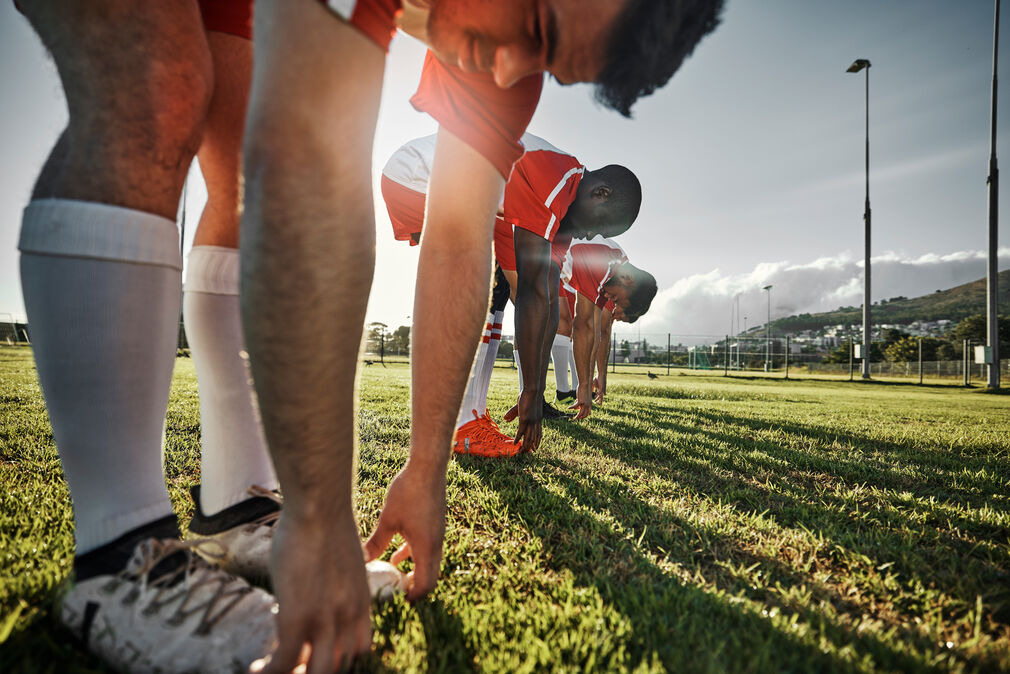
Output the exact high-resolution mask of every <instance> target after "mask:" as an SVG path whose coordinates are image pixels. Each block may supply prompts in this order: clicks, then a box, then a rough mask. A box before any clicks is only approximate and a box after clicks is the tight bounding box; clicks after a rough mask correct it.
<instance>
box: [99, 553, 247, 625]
mask: <svg viewBox="0 0 1010 674" xmlns="http://www.w3.org/2000/svg"><path fill="white" fill-rule="evenodd" d="M197 550H199V552H200V555H203V556H205V557H211V558H216V559H224V557H225V556H226V555H227V548H226V547H225V546H224V545H222V544H221V543H219V542H218V541H215V540H213V539H207V538H202V539H197V540H188V541H182V540H178V539H172V538H168V539H156V538H149V539H147V540H144V541H141V542H140V543H139V544H138V545H137V548H136V550H135V551H134V555H133V558H132V559H131V560H130V562H129V564H127V567H126V569H124V570H123V571H120V572H119V573H118V574H116V576H115V578H113V579H112V580H111V581H110V582H109V584H108V585H107V586H106V590H107V591H109V592H114V591H115V590H116V589H117V588H118V587H119V586H120V585H122V584H123V583H131V584H133V585H134V588H133V589H132V590H131V591H130V592H129V593H127V595H126V597H124V599H123V603H125V604H131V603H133V602H135V601H137V599H139V598H140V596H141V594H143V593H145V592H147V591H149V590H153V591H154V593H155V594H154V597H153V598H152V599H151V601H149V602H148V603H147V605H146V606H145V607H144V609H143V613H144V615H153V614H155V613H157V612H158V611H160V610H161V609H162V608H165V607H167V606H169V605H170V604H173V603H178V605H177V606H176V608H175V611H174V612H173V613H172V615H170V616H169V617H168V619H167V621H166V622H167V623H168V624H169V625H173V626H177V625H181V624H182V623H183V622H185V621H186V619H187V618H189V617H190V616H191V615H194V614H198V613H201V612H202V616H201V618H200V623H199V624H198V625H197V628H196V631H195V633H196V634H199V635H205V634H208V633H210V631H211V629H212V628H213V627H214V625H216V624H217V623H218V622H219V621H220V620H221V618H222V617H224V615H225V614H226V613H228V611H230V610H231V609H232V608H234V607H235V605H236V604H238V603H239V602H240V601H242V599H243V598H244V597H245V596H246V595H247V594H249V593H250V592H252V591H253V588H252V587H251V586H249V585H248V584H247V583H246V582H245V581H243V580H240V579H238V578H237V577H236V576H233V575H231V574H229V573H227V572H225V571H221V570H220V569H218V568H217V567H214V566H211V565H210V564H208V563H207V562H205V561H204V560H203V559H201V557H200V555H198V554H195V553H196V551H197ZM178 553H183V554H185V555H186V560H185V562H184V563H182V564H178V565H176V566H175V567H174V568H171V569H169V570H167V571H166V572H165V573H162V574H159V575H158V576H157V577H155V578H152V577H151V572H152V571H153V570H154V569H155V567H157V566H158V565H159V564H160V563H161V562H163V561H165V560H166V559H168V558H169V557H171V556H172V555H175V554H178ZM138 585H139V587H138ZM205 587H206V588H208V589H210V590H212V591H211V592H210V594H209V596H207V597H206V598H205V599H202V600H200V599H197V598H196V597H197V590H200V589H201V588H205Z"/></svg>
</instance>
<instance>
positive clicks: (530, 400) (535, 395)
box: [515, 391, 544, 452]
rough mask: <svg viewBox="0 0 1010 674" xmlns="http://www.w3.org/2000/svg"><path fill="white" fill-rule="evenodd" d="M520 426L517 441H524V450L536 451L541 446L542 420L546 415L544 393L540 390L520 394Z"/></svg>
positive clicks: (517, 442) (517, 431)
mask: <svg viewBox="0 0 1010 674" xmlns="http://www.w3.org/2000/svg"><path fill="white" fill-rule="evenodd" d="M518 411H519V427H518V428H517V429H516V438H515V443H516V444H519V443H520V442H521V443H522V446H523V447H522V451H523V452H535V451H536V449H537V447H539V446H540V435H541V433H542V429H541V422H542V420H543V417H544V395H543V393H542V392H540V391H523V392H522V393H521V394H520V395H519V405H518Z"/></svg>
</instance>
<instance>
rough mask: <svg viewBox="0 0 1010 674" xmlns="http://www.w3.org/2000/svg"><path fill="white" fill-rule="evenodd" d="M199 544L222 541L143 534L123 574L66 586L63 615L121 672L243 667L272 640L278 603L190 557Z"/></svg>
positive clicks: (271, 646) (266, 651) (165, 673)
mask: <svg viewBox="0 0 1010 674" xmlns="http://www.w3.org/2000/svg"><path fill="white" fill-rule="evenodd" d="M203 547H206V548H208V549H207V550H205V551H204V552H205V553H206V554H216V553H214V552H213V551H212V550H211V548H218V547H219V545H218V544H217V543H214V542H212V541H179V540H177V539H163V540H159V539H154V538H149V539H146V540H144V541H142V542H140V543H139V544H138V545H137V546H136V548H135V550H134V554H133V557H132V558H131V559H130V561H129V562H128V563H127V565H126V568H125V569H124V570H123V571H121V572H119V573H117V574H106V575H98V576H93V577H91V578H88V579H87V580H84V581H81V582H79V583H75V584H73V585H71V586H70V587H69V589H68V590H67V591H66V592H65V594H64V595H63V597H62V599H61V601H60V606H59V611H60V618H61V619H62V621H63V623H64V624H65V625H66V626H67V627H68V628H69V629H70V631H71V632H73V633H74V635H76V636H77V637H78V638H79V639H80V640H81V641H82V642H83V643H84V645H85V646H86V647H87V649H88V650H89V651H90V652H92V653H94V654H95V655H97V656H98V657H100V658H101V659H102V660H103V661H104V662H106V663H107V664H109V665H111V666H112V667H114V668H115V669H117V670H119V671H122V672H130V673H131V674H133V673H138V672H159V673H162V674H168V673H170V672H187V673H191V672H192V673H204V672H206V673H208V674H211V673H215V674H216V673H219V672H235V673H238V672H246V671H248V667H249V665H250V664H251V663H252V662H253V661H254V660H257V659H259V658H262V657H264V656H266V655H268V654H270V653H271V652H272V651H273V649H274V646H275V645H276V635H277V626H276V612H277V604H276V602H275V600H274V598H273V596H271V595H270V594H268V593H267V592H265V591H263V590H261V589H258V588H254V587H251V586H250V585H249V584H248V583H246V582H245V581H244V580H242V579H241V578H236V577H235V576H233V575H231V574H229V573H227V572H225V571H223V570H221V569H218V568H216V567H213V566H210V565H208V564H207V563H206V562H204V561H203V560H202V559H200V557H198V556H197V555H196V554H194V551H196V550H199V549H200V548H203ZM159 565H160V567H159ZM155 567H159V568H158V569H157V570H156V569H155ZM163 569H164V571H163V572H162V570H163ZM152 571H157V572H156V573H153V574H152Z"/></svg>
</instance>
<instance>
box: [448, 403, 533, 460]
mask: <svg viewBox="0 0 1010 674" xmlns="http://www.w3.org/2000/svg"><path fill="white" fill-rule="evenodd" d="M521 450H522V445H521V444H519V445H517V444H515V443H514V442H513V441H512V438H511V437H509V436H508V435H505V434H504V433H502V432H501V429H500V428H498V424H496V423H495V422H494V420H493V419H492V418H491V415H490V414H488V413H487V412H484V415H483V416H477V410H473V421H468V422H466V423H465V424H463V425H462V426H460V427H459V428H457V429H456V435H455V440H454V441H453V443H452V451H454V452H456V453H457V454H467V455H470V456H485V457H488V458H494V459H497V458H502V457H505V458H509V457H513V456H516V455H517V454H519V452H520V451H521Z"/></svg>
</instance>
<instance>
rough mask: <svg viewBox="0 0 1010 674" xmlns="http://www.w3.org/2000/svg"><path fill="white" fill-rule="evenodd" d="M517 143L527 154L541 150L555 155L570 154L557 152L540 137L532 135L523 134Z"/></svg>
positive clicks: (561, 151) (556, 149) (568, 153)
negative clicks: (520, 144)
mask: <svg viewBox="0 0 1010 674" xmlns="http://www.w3.org/2000/svg"><path fill="white" fill-rule="evenodd" d="M519 142H520V143H522V145H523V147H524V148H526V151H527V152H537V151H540V150H543V151H545V152H556V153H557V154H567V155H571V154H572V153H571V152H565V151H564V150H559V149H558V148H556V147H554V146H553V145H551V144H550V143H548V142H547V141H546V140H544V139H543V138H541V137H540V136H534V135H533V134H532V133H524V134H523V135H522V138H520V139H519Z"/></svg>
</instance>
